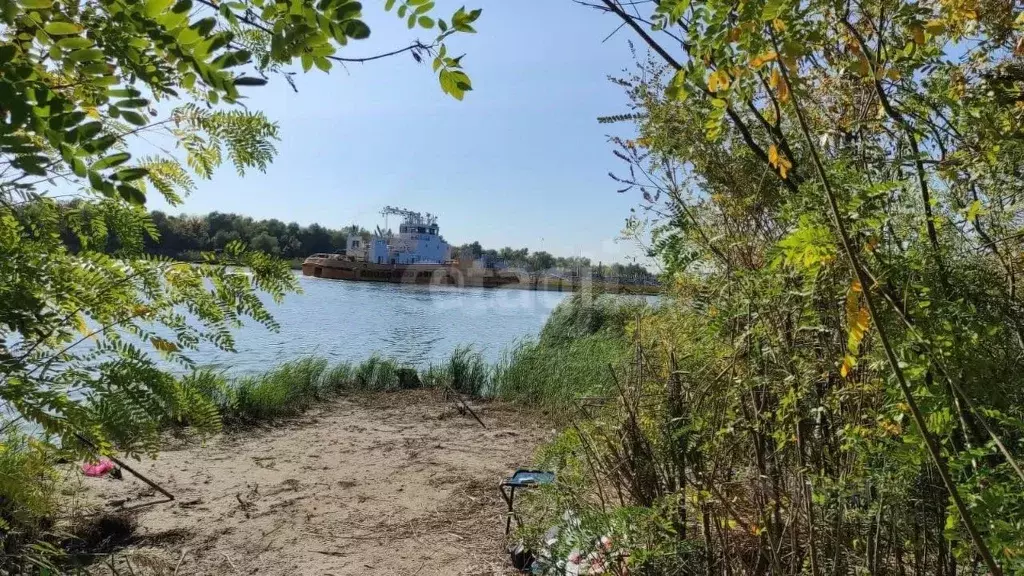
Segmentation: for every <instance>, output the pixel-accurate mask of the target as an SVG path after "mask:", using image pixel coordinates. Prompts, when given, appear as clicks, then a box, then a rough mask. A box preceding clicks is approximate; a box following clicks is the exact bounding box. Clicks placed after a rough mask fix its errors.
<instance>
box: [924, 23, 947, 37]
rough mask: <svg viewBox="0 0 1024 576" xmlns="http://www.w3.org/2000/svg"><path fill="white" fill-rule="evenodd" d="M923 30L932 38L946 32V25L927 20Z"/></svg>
mask: <svg viewBox="0 0 1024 576" xmlns="http://www.w3.org/2000/svg"><path fill="white" fill-rule="evenodd" d="M924 29H925V30H926V31H927V32H928V33H929V34H931V35H932V36H938V35H939V34H942V33H943V32H945V31H946V25H945V24H944V23H943V22H942V20H929V21H928V22H927V23H925V25H924Z"/></svg>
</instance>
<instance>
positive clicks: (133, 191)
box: [117, 184, 146, 206]
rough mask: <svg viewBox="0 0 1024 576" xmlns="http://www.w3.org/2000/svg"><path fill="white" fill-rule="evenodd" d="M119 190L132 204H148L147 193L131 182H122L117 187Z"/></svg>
mask: <svg viewBox="0 0 1024 576" xmlns="http://www.w3.org/2000/svg"><path fill="white" fill-rule="evenodd" d="M117 192H118V193H119V194H120V195H121V198H124V199H125V200H127V201H128V202H129V203H131V204H135V205H136V206H143V205H145V204H146V195H145V194H143V193H142V190H139V189H138V188H136V187H135V186H132V185H130V184H120V185H118V187H117Z"/></svg>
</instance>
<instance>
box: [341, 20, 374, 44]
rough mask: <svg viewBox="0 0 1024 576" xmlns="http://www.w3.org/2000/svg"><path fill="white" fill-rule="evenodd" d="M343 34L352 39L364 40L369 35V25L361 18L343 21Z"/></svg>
mask: <svg viewBox="0 0 1024 576" xmlns="http://www.w3.org/2000/svg"><path fill="white" fill-rule="evenodd" d="M345 35H346V36H348V37H349V38H352V39H354V40H365V39H366V38H369V37H370V27H369V26H367V25H366V23H365V22H363V21H362V20H349V21H348V22H345Z"/></svg>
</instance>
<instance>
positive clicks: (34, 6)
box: [18, 0, 53, 10]
mask: <svg viewBox="0 0 1024 576" xmlns="http://www.w3.org/2000/svg"><path fill="white" fill-rule="evenodd" d="M18 4H21V7H22V8H24V9H25V10H46V9H48V8H50V7H51V6H53V0H21V2H18Z"/></svg>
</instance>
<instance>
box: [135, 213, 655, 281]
mask: <svg viewBox="0 0 1024 576" xmlns="http://www.w3.org/2000/svg"><path fill="white" fill-rule="evenodd" d="M150 218H151V219H152V222H153V226H154V228H155V231H156V232H157V236H158V239H156V240H154V239H152V238H147V240H146V245H145V247H144V249H145V251H146V252H148V253H150V254H159V255H162V256H167V257H170V258H178V259H183V260H193V259H197V258H198V257H199V253H200V252H204V251H216V250H220V249H222V248H224V246H226V245H227V244H228V243H229V242H232V241H234V240H240V241H242V242H244V243H246V244H247V245H248V246H249V247H251V248H253V249H255V250H260V251H263V252H267V253H269V254H274V255H276V256H280V257H282V258H289V259H294V258H305V257H307V256H309V255H310V254H314V253H316V252H337V251H339V250H343V249H344V248H345V246H346V242H347V240H348V236H349V234H359V235H361V236H363V238H364V239H369V237H370V235H371V233H370V231H369V230H366V229H365V228H362V227H359V226H354V225H353V226H346V227H344V228H338V229H332V228H325V227H324V226H321V225H320V224H310V225H309V226H300V225H299V224H297V223H295V222H290V223H285V222H282V221H280V220H277V219H270V220H256V219H254V218H251V217H249V216H241V215H239V214H229V213H224V212H210V213H209V214H206V215H202V216H192V215H180V216H172V215H168V214H165V213H164V212H161V211H158V210H157V211H153V212H151V213H150ZM453 256H455V257H459V258H463V259H465V258H469V259H473V260H475V259H478V258H481V257H483V258H486V259H488V260H490V261H492V262H495V263H498V264H504V265H506V266H508V267H511V268H524V269H526V270H528V271H531V272H537V271H542V270H564V271H566V272H574V271H579V270H581V269H585V268H592V272H593V273H595V274H598V275H599V276H605V277H613V276H614V277H623V278H634V279H635V278H651V279H653V278H654V277H655V275H654V274H652V273H651V272H650V271H648V270H647V269H646V268H645V267H643V266H641V265H639V264H618V263H616V264H601V263H596V262H591V260H590V259H589V258H582V257H578V256H572V257H568V258H564V257H560V256H554V255H552V254H549V253H548V252H545V251H540V252H530V251H529V249H527V248H519V249H514V248H511V247H505V248H502V249H500V250H494V249H487V248H484V247H483V246H481V245H480V243H479V242H471V243H469V244H463V245H461V246H457V247H455V249H454V254H453Z"/></svg>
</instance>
